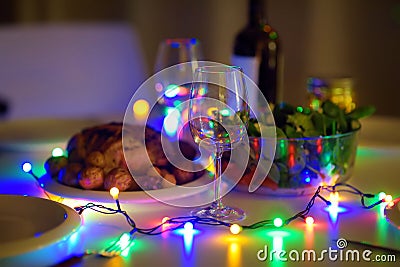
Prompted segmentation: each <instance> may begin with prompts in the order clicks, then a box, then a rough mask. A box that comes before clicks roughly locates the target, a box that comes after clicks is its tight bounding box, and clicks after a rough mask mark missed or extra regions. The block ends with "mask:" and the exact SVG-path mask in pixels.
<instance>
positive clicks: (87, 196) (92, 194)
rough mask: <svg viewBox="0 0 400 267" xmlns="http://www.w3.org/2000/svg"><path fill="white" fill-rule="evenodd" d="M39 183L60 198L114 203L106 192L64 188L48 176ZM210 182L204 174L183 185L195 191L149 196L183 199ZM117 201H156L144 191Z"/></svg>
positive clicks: (173, 189) (169, 191) (168, 191)
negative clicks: (195, 188)
mask: <svg viewBox="0 0 400 267" xmlns="http://www.w3.org/2000/svg"><path fill="white" fill-rule="evenodd" d="M40 182H41V183H43V185H44V188H45V189H46V191H48V192H49V193H51V194H54V195H57V196H60V197H64V198H73V199H82V200H90V201H93V202H105V203H112V202H115V201H114V200H113V199H112V197H111V196H110V194H109V192H108V191H95V190H84V189H80V188H75V187H71V186H66V185H63V184H61V183H59V182H58V181H56V180H55V179H53V178H51V177H50V176H49V175H44V176H43V177H41V178H40ZM210 182H212V179H210V178H209V177H208V176H207V174H205V175H203V176H202V177H200V178H198V179H196V180H194V181H192V182H190V183H187V184H184V185H183V186H185V187H193V188H194V187H198V189H197V190H194V189H193V190H190V192H188V193H182V191H181V190H180V191H179V193H177V192H178V191H177V188H178V187H179V186H176V187H169V188H163V189H158V190H151V194H152V195H153V196H155V197H156V198H157V199H163V200H174V199H180V198H185V197H188V196H191V195H195V194H198V193H201V192H203V191H205V190H206V189H207V188H206V187H204V186H202V185H206V184H208V183H210ZM118 199H119V200H120V201H121V202H124V203H154V202H157V201H158V200H157V199H155V198H153V197H151V196H150V195H148V194H147V193H146V192H145V191H127V192H120V194H119V198H118Z"/></svg>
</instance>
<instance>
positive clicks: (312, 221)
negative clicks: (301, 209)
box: [305, 216, 314, 225]
mask: <svg viewBox="0 0 400 267" xmlns="http://www.w3.org/2000/svg"><path fill="white" fill-rule="evenodd" d="M305 221H306V224H307V225H313V224H314V218H313V217H311V216H308V217H306V220H305Z"/></svg>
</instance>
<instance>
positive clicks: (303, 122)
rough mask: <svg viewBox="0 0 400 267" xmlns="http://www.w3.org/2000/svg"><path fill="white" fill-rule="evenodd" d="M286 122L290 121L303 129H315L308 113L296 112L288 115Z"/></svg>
mask: <svg viewBox="0 0 400 267" xmlns="http://www.w3.org/2000/svg"><path fill="white" fill-rule="evenodd" d="M288 122H289V123H292V124H293V125H294V126H295V127H296V128H301V129H302V130H303V131H310V130H315V128H314V124H313V122H312V121H311V118H310V116H309V115H306V114H303V113H299V112H296V113H295V114H293V115H289V116H288Z"/></svg>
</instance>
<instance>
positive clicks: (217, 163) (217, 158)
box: [213, 145, 224, 210]
mask: <svg viewBox="0 0 400 267" xmlns="http://www.w3.org/2000/svg"><path fill="white" fill-rule="evenodd" d="M223 152H224V151H223V149H222V148H221V147H220V146H218V145H217V149H216V151H215V159H214V166H215V171H214V180H215V183H214V203H213V206H214V208H215V209H217V210H221V209H222V208H223V207H224V206H223V204H222V200H221V195H220V188H221V179H218V178H220V176H221V158H222V153H223Z"/></svg>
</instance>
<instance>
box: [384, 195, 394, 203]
mask: <svg viewBox="0 0 400 267" xmlns="http://www.w3.org/2000/svg"><path fill="white" fill-rule="evenodd" d="M392 200H393V197H392V196H391V195H386V196H385V202H392Z"/></svg>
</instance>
